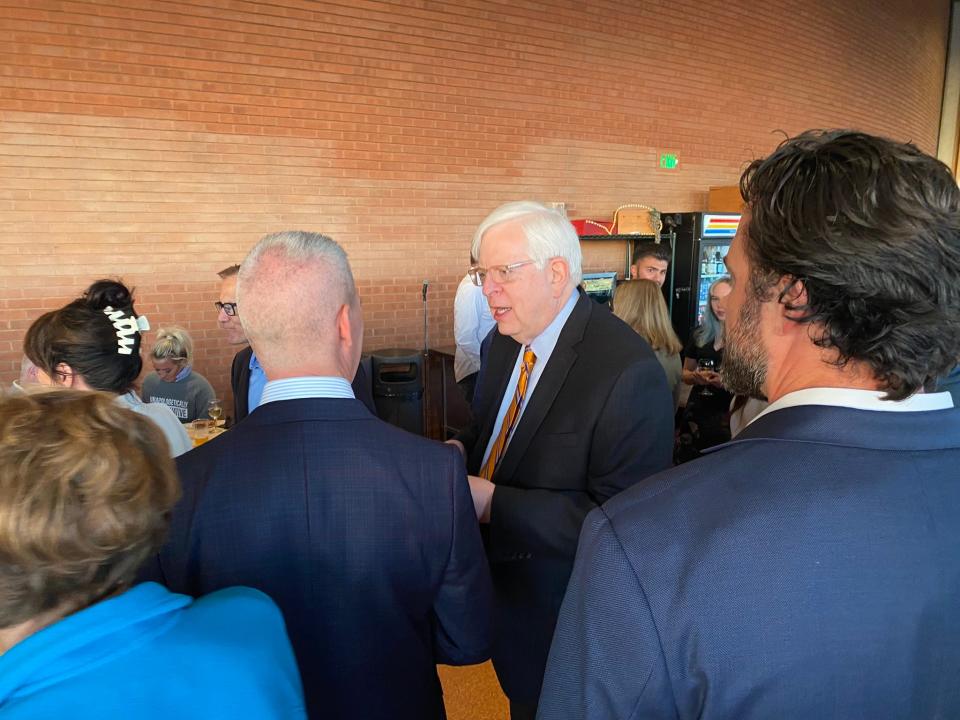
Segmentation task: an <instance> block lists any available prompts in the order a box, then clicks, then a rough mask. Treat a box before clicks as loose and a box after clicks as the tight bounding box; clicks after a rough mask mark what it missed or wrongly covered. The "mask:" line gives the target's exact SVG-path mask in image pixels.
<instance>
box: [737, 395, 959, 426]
mask: <svg viewBox="0 0 960 720" xmlns="http://www.w3.org/2000/svg"><path fill="white" fill-rule="evenodd" d="M884 395H886V393H885V392H883V391H880V390H859V389H856V388H830V387H818V388H804V389H803V390H794V391H793V392H790V393H787V394H786V395H784V396H783V397H780V398H778V399H777V400H775V401H774V402H772V403H770V405H769V406H768V407H767V408H766V409H765V410H764V411H763V412H761V413H760V414H758V415H757V416H756V417H755V418H753V420H751V421H750V423H748V424H752V423H754V422H756V421H757V418H762V417H763V416H764V415H769V414H770V413H772V412H776V411H777V410H783V409H784V408H788V407H797V406H798V405H827V406H830V407H845V408H853V409H855V410H876V411H882V412H925V411H928V410H948V409H949V408H952V407H953V398H952V397H950V393H948V392H939V393H914V394H913V395H911V396H910V397H908V398H906V399H905V400H884V399H883V396H884Z"/></svg>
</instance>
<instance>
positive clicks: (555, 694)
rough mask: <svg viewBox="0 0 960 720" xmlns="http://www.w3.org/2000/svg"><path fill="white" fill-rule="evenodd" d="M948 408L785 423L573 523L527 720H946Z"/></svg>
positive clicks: (955, 614) (954, 615) (956, 414)
mask: <svg viewBox="0 0 960 720" xmlns="http://www.w3.org/2000/svg"><path fill="white" fill-rule="evenodd" d="M958 468H960V410H941V411H935V412H910V413H897V412H876V411H874V412H871V411H864V410H852V409H846V408H833V407H822V406H821V407H817V406H806V407H794V408H785V409H783V410H778V411H776V412H773V413H771V414H770V415H766V416H764V417H761V418H759V419H757V420H756V421H755V422H754V423H753V424H751V425H750V426H748V427H747V429H746V430H744V431H743V433H742V434H740V435H738V436H737V438H736V440H734V441H733V442H731V443H728V444H726V445H721V446H718V447H717V448H716V449H714V450H712V451H711V452H709V453H708V454H707V455H706V456H704V457H703V458H701V459H699V460H696V461H694V462H691V463H687V464H685V465H681V466H679V467H678V468H676V469H675V470H672V471H669V472H666V473H663V474H661V475H659V476H657V477H656V478H651V480H650V481H649V482H647V483H644V484H643V485H642V486H640V487H637V488H634V489H633V490H631V491H630V492H626V493H623V494H622V495H619V496H618V497H616V498H614V499H613V500H611V501H610V502H609V503H608V504H607V505H605V506H604V507H603V509H602V510H598V511H596V512H594V513H593V514H592V515H591V516H590V517H589V518H588V519H587V522H586V523H585V524H584V530H583V536H582V537H581V540H580V550H579V553H578V556H577V563H576V569H575V571H574V574H573V577H572V578H571V580H570V589H569V590H568V592H567V597H566V599H565V600H564V604H563V612H562V614H561V618H560V623H559V625H558V627H557V634H556V637H555V639H554V642H553V648H552V650H551V653H550V664H549V668H548V671H547V677H546V680H545V682H544V688H543V695H542V697H541V702H540V714H539V715H538V718H540V719H541V720H558V719H560V718H569V719H570V720H573V718H576V719H577V720H584V719H585V718H586V719H592V718H603V719H604V720H618V719H621V718H623V719H626V718H671V719H673V718H677V719H682V718H701V719H702V720H714V719H719V718H738V719H739V720H751V719H754V718H755V719H757V720H759V719H761V718H763V719H764V720H766V719H767V718H778V719H780V718H783V719H786V720H789V719H791V718H797V719H798V720H799V719H800V718H803V719H804V720H807V719H809V718H818V720H820V719H823V720H848V719H850V718H864V719H866V718H869V719H870V720H884V719H887V718H891V719H892V718H898V719H903V718H918V719H919V718H956V717H960V682H958V681H957V679H958V678H960V481H958V480H960V470H958Z"/></svg>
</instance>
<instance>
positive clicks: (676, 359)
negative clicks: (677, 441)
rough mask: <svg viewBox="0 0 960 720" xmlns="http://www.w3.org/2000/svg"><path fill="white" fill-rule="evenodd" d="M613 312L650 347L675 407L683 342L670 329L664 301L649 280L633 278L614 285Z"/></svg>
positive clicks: (654, 283)
mask: <svg viewBox="0 0 960 720" xmlns="http://www.w3.org/2000/svg"><path fill="white" fill-rule="evenodd" d="M613 314H614V315H616V316H617V317H618V318H620V319H621V320H623V321H624V322H625V323H626V324H627V325H629V326H630V327H632V328H633V329H634V330H635V331H636V332H637V334H638V335H640V337H642V338H643V339H644V340H646V341H647V342H648V343H649V344H650V347H651V348H653V352H654V354H656V356H657V360H659V361H660V364H661V365H662V366H663V371H664V372H665V373H666V375H667V385H668V386H669V387H670V392H671V393H672V394H673V405H674V407H676V406H677V397H678V394H679V390H680V377H681V375H682V374H683V367H682V365H681V363H680V350H681V349H683V344H682V343H681V342H680V338H678V337H677V334H676V333H675V332H674V331H673V326H672V325H671V324H670V314H669V311H668V310H667V302H666V300H664V299H663V293H661V292H660V286H659V285H658V284H657V283H656V282H654V281H653V280H633V281H632V282H625V283H622V284H621V285H619V286H618V287H617V290H616V292H615V293H614V296H613Z"/></svg>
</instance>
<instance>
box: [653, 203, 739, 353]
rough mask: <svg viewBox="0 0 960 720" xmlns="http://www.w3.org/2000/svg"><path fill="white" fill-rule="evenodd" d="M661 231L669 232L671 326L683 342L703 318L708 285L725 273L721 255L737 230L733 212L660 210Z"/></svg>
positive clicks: (737, 219)
mask: <svg viewBox="0 0 960 720" xmlns="http://www.w3.org/2000/svg"><path fill="white" fill-rule="evenodd" d="M662 218H663V223H664V230H667V229H668V228H669V229H670V230H672V231H673V235H674V238H675V239H674V243H673V262H672V263H671V264H670V268H671V272H670V278H669V285H668V287H665V288H664V290H666V291H667V292H666V293H664V294H665V295H666V294H668V295H669V296H668V304H669V306H670V317H671V320H672V321H673V329H674V330H675V331H676V333H677V335H679V336H680V340H681V341H683V344H684V345H686V344H687V341H688V340H689V339H690V335H691V334H692V333H693V331H694V329H695V328H696V327H697V325H699V324H700V321H701V320H702V319H703V313H704V312H706V309H707V305H708V302H709V301H708V297H707V296H708V294H709V290H710V285H711V284H712V283H713V282H714V281H715V280H716V279H717V278H719V277H722V276H724V275H726V274H727V273H726V270H725V268H724V265H723V258H724V257H726V255H727V250H729V249H730V241H731V240H733V236H734V235H735V234H736V232H737V223H739V222H740V216H739V215H737V214H733V213H700V212H686V213H663V214H662Z"/></svg>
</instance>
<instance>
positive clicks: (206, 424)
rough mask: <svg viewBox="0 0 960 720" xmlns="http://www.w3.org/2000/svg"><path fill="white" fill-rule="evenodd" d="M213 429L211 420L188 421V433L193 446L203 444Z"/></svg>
mask: <svg viewBox="0 0 960 720" xmlns="http://www.w3.org/2000/svg"><path fill="white" fill-rule="evenodd" d="M212 430H213V420H194V421H193V422H192V423H190V429H189V431H188V434H189V435H190V438H191V439H192V440H193V446H194V447H198V446H200V445H203V444H204V443H205V442H206V441H207V440H209V439H210V432H211V431H212Z"/></svg>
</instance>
